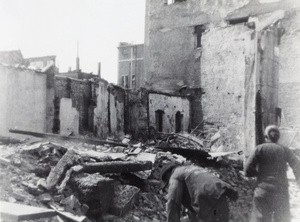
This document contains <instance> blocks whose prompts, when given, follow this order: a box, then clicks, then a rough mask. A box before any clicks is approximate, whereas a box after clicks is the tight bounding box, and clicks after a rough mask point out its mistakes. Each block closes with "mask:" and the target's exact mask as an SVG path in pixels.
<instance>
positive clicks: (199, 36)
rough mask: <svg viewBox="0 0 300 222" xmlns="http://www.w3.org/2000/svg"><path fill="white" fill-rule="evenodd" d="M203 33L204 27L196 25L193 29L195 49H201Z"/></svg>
mask: <svg viewBox="0 0 300 222" xmlns="http://www.w3.org/2000/svg"><path fill="white" fill-rule="evenodd" d="M204 31H205V26H204V25H196V26H195V27H194V34H195V38H196V48H201V47H202V42H201V39H202V34H203V32H204Z"/></svg>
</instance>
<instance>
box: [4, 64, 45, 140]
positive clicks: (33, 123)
mask: <svg viewBox="0 0 300 222" xmlns="http://www.w3.org/2000/svg"><path fill="white" fill-rule="evenodd" d="M0 110H1V112H0V121H1V126H0V135H2V136H7V135H8V130H9V129H19V130H27V131H34V132H47V122H46V121H45V120H46V112H47V74H45V73H40V72H36V71H33V70H28V69H20V68H14V67H5V66H2V65H0Z"/></svg>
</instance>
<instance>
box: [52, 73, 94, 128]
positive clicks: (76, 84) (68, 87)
mask: <svg viewBox="0 0 300 222" xmlns="http://www.w3.org/2000/svg"><path fill="white" fill-rule="evenodd" d="M54 82H55V84H54V86H55V101H54V106H55V111H56V112H55V117H54V118H55V119H56V122H55V127H56V130H57V131H56V130H53V131H54V132H55V133H60V129H59V128H58V129H57V127H58V126H57V125H58V124H59V126H60V122H61V121H64V120H62V117H63V116H64V113H62V112H63V111H64V110H61V107H60V104H61V102H60V100H61V99H62V98H70V99H72V107H73V108H75V109H76V110H77V111H78V114H79V125H78V127H79V128H78V129H76V130H75V129H74V132H79V133H80V134H84V133H85V132H87V131H92V130H93V129H92V127H91V126H90V116H89V115H90V112H89V107H90V105H91V83H90V82H89V81H86V80H79V79H72V78H65V77H55V79H54Z"/></svg>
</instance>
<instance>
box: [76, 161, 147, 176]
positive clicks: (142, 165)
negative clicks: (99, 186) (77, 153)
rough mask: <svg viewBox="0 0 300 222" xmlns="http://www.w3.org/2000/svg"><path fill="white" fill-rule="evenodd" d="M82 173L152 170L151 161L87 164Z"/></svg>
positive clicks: (84, 165)
mask: <svg viewBox="0 0 300 222" xmlns="http://www.w3.org/2000/svg"><path fill="white" fill-rule="evenodd" d="M82 166H83V168H82V172H86V173H124V172H137V171H144V170H151V169H152V162H151V161H109V162H99V163H85V164H83V165H82Z"/></svg>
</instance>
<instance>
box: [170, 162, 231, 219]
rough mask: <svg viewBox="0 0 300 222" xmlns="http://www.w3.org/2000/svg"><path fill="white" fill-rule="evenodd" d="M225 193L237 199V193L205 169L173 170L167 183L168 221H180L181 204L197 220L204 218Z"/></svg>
mask: <svg viewBox="0 0 300 222" xmlns="http://www.w3.org/2000/svg"><path fill="white" fill-rule="evenodd" d="M225 192H226V194H228V196H230V197H231V198H232V199H234V200H236V199H237V192H236V191H234V190H233V189H232V188H231V186H230V185H229V184H227V183H225V182H224V181H222V180H221V179H219V178H218V177H217V176H215V175H213V174H211V173H208V172H207V171H206V170H205V169H203V168H201V167H198V166H180V167H177V168H175V170H174V172H173V174H172V176H171V177H170V181H169V189H168V202H167V214H168V215H167V216H168V221H170V222H171V221H172V222H179V221H180V212H181V204H183V206H185V207H186V208H187V209H188V210H189V211H190V212H192V213H194V214H197V215H198V217H199V218H205V216H206V214H207V213H208V212H210V211H211V210H212V208H213V207H214V206H215V204H216V203H217V201H218V199H219V198H220V197H221V195H223V194H225ZM226 194H225V195H226Z"/></svg>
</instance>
